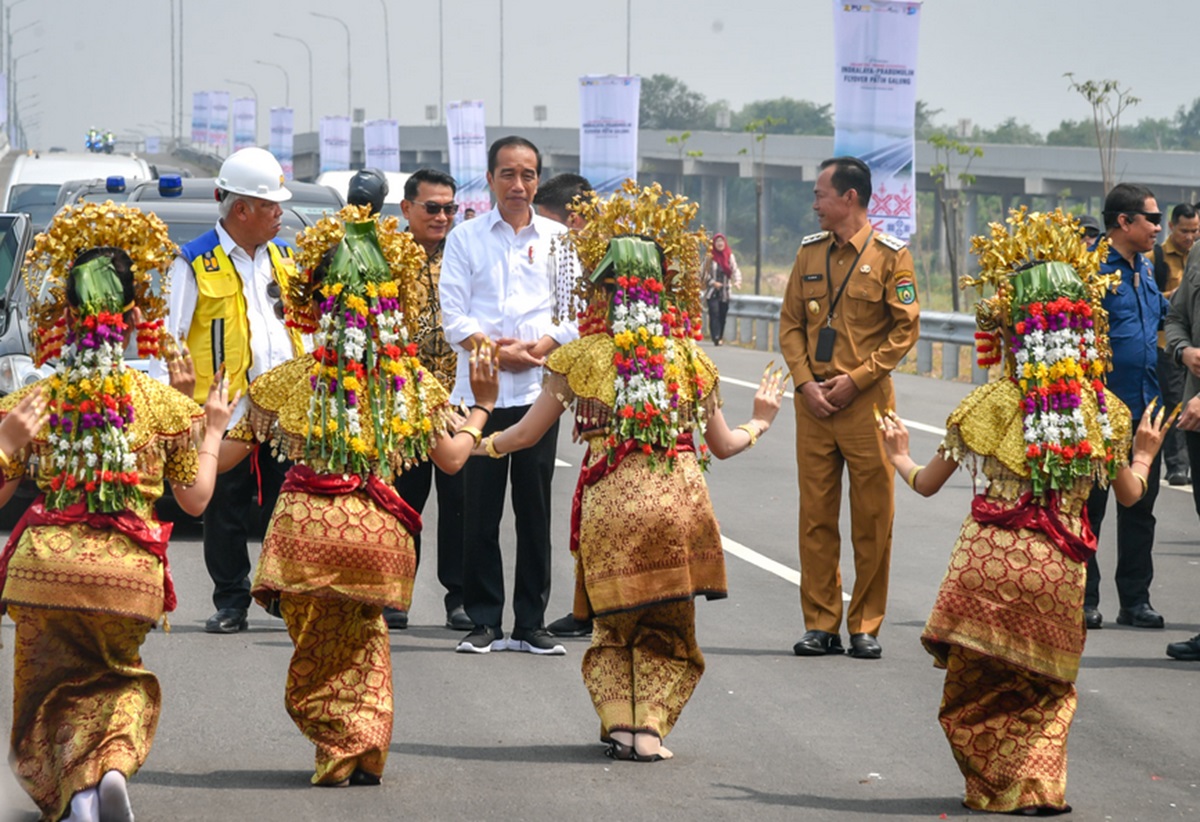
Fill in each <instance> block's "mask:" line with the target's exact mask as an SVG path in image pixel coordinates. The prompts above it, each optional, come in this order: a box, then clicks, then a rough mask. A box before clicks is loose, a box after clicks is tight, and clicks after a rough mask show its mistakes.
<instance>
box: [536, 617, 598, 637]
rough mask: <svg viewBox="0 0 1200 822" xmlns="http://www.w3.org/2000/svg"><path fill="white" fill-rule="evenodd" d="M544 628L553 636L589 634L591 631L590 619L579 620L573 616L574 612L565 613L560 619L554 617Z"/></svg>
mask: <svg viewBox="0 0 1200 822" xmlns="http://www.w3.org/2000/svg"><path fill="white" fill-rule="evenodd" d="M546 630H547V631H549V632H550V633H551V634H552V635H554V636H560V637H561V636H567V637H571V636H590V635H591V633H592V621H591V620H590V619H587V620H584V621H583V622H580V621H579V620H577V619H576V618H575V615H574V614H567V615H566V616H565V617H563V618H562V619H556V620H554V621H553V622H551V623H550V624H549V625H547V626H546Z"/></svg>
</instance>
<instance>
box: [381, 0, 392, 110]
mask: <svg viewBox="0 0 1200 822" xmlns="http://www.w3.org/2000/svg"><path fill="white" fill-rule="evenodd" d="M379 6H380V7H381V8H382V9H383V57H384V63H383V65H384V69H383V70H384V72H385V74H386V76H387V88H388V119H389V120H390V119H392V34H391V28H390V27H389V26H388V13H387V0H379Z"/></svg>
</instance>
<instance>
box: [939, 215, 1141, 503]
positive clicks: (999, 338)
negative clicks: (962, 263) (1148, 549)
mask: <svg viewBox="0 0 1200 822" xmlns="http://www.w3.org/2000/svg"><path fill="white" fill-rule="evenodd" d="M1006 224H1007V227H1006V226H1004V225H1001V224H999V223H992V224H991V225H990V226H989V234H988V235H986V236H977V237H974V238H972V240H971V250H972V251H973V252H974V253H975V254H976V255H978V257H979V264H980V267H981V269H982V270H981V271H980V273H979V275H978V276H976V277H963V278H962V285H963V287H967V286H975V287H982V286H985V285H987V286H991V287H993V288H995V289H996V293H995V295H994V296H992V297H990V298H987V299H985V300H982V301H981V302H980V303H979V305H978V306H977V307H976V322H977V324H978V326H979V331H978V333H976V335H975V337H976V340H977V349H978V352H979V364H980V365H981V366H984V367H988V366H991V365H995V364H997V363H1000V362H1001V361H1003V362H1004V372H1005V375H1006V376H1007V377H1008V378H1010V379H1012V380H1013V381H1014V382H1015V383H1016V384H1017V385H1018V386H1019V387H1020V389H1021V393H1022V394H1023V395H1024V396H1023V414H1024V420H1023V425H1024V432H1025V443H1026V454H1025V463H1026V465H1027V466H1028V468H1029V472H1030V481H1031V483H1032V486H1033V492H1034V494H1035V496H1037V497H1039V498H1042V497H1044V495H1045V494H1046V493H1047V492H1049V491H1058V490H1061V489H1064V488H1068V487H1070V486H1071V485H1072V484H1074V482H1075V480H1076V479H1077V478H1079V477H1083V476H1092V477H1105V478H1108V479H1111V478H1112V476H1113V475H1114V473H1115V470H1116V462H1115V457H1114V454H1113V449H1112V427H1111V425H1110V423H1109V419H1108V409H1107V407H1106V402H1105V396H1106V393H1105V387H1104V380H1103V377H1104V375H1105V373H1106V372H1107V370H1108V369H1109V367H1110V366H1109V357H1110V354H1111V349H1110V348H1109V342H1108V314H1107V312H1105V310H1104V308H1103V306H1102V301H1103V299H1104V294H1105V292H1106V291H1108V290H1109V289H1112V288H1115V286H1116V285H1117V283H1118V282H1119V281H1120V275H1119V274H1113V275H1102V274H1100V273H1099V269H1100V263H1101V261H1103V260H1104V259H1105V257H1106V256H1107V251H1108V243H1107V241H1102V242H1101V243H1100V244H1099V245H1098V246H1097V248H1096V249H1095V250H1094V251H1088V250H1087V246H1086V244H1085V242H1084V240H1083V236H1082V233H1081V231H1080V228H1079V223H1078V221H1077V220H1076V219H1075V217H1073V216H1072V215H1069V214H1064V213H1063V212H1062V211H1061V210H1055V211H1054V212H1053V213H1049V214H1045V213H1040V212H1029V211H1028V210H1027V209H1025V208H1021V209H1020V210H1015V211H1013V212H1011V213H1010V216H1009V218H1008V219H1007V221H1006ZM1005 349H1007V351H1006V350H1005ZM1085 385H1090V387H1091V389H1092V390H1093V391H1094V393H1095V397H1096V405H1097V415H1096V419H1094V420H1089V419H1088V415H1087V414H1086V413H1085V410H1084V397H1083V395H1084V386H1085Z"/></svg>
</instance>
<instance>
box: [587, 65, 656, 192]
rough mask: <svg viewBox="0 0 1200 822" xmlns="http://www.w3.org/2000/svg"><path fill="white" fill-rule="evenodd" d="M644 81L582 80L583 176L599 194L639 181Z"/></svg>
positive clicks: (597, 77) (593, 77)
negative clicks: (641, 102)
mask: <svg viewBox="0 0 1200 822" xmlns="http://www.w3.org/2000/svg"><path fill="white" fill-rule="evenodd" d="M641 94H642V78H640V77H623V76H618V75H615V74H609V75H604V76H600V75H589V76H587V77H580V78H579V173H580V174H582V175H583V176H584V177H586V178H587V179H588V182H590V183H591V184H592V188H594V189H596V192H597V193H599V194H611V193H612V192H614V191H616V190H617V189H618V188H620V187H621V183H623V182H625V180H626V179H630V178H632V179H634V180H636V179H637V166H638V104H639V102H640V99H641Z"/></svg>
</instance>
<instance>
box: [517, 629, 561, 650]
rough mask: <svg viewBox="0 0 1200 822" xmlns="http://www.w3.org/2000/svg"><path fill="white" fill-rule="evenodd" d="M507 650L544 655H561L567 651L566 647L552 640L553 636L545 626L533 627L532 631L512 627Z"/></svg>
mask: <svg viewBox="0 0 1200 822" xmlns="http://www.w3.org/2000/svg"><path fill="white" fill-rule="evenodd" d="M508 650H510V651H526V652H528V653H531V654H542V655H544V656H562V655H563V654H565V653H566V652H567V649H566V648H564V647H563V646H562V645H560V644H559V643H557V642H555V641H554V637H552V636H550V632H549V631H547V630H546V629H545V628H534V629H533V630H532V631H527V630H524V629H521V628H516V629H514V630H513V632H512V638H511V639H509V641H508Z"/></svg>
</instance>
